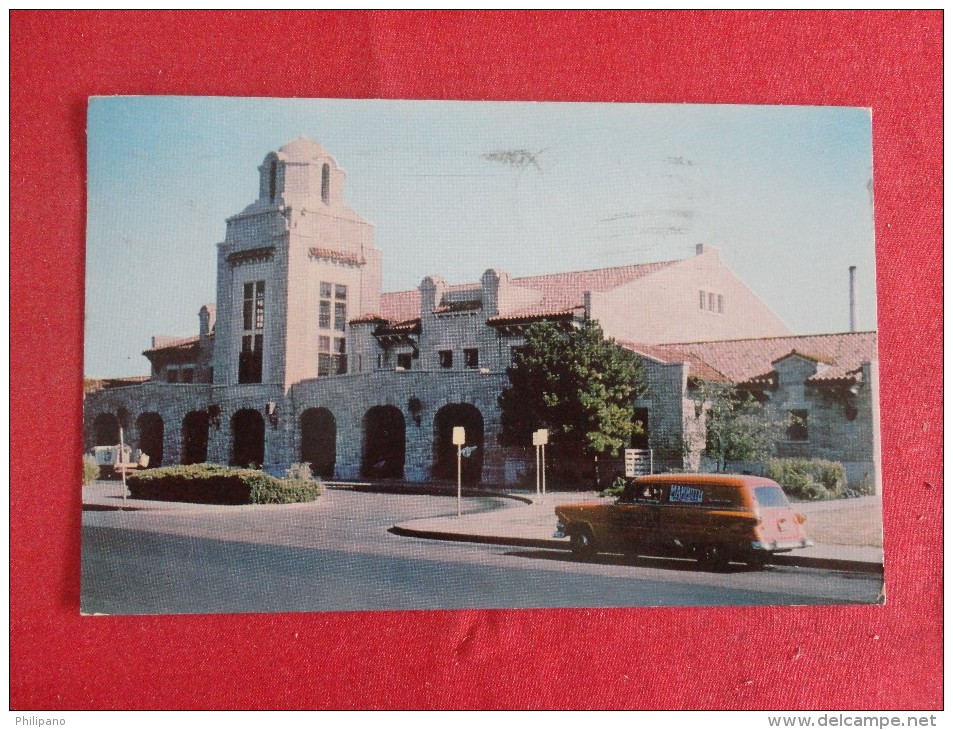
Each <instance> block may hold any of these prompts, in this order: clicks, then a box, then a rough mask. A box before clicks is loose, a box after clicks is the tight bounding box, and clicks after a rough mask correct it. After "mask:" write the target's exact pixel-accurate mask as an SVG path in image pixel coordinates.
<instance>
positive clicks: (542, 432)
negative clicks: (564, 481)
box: [533, 428, 549, 494]
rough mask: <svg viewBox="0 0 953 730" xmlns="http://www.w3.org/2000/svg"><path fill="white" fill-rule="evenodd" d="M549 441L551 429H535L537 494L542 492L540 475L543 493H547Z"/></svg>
mask: <svg viewBox="0 0 953 730" xmlns="http://www.w3.org/2000/svg"><path fill="white" fill-rule="evenodd" d="M548 442H549V431H547V430H546V429H545V428H540V429H538V430H536V431H533V446H535V447H536V494H539V493H540V477H542V488H543V491H542V493H543V494H546V444H547V443H548ZM540 467H542V468H540Z"/></svg>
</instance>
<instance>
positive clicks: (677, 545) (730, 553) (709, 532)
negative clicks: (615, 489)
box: [553, 474, 813, 569]
mask: <svg viewBox="0 0 953 730" xmlns="http://www.w3.org/2000/svg"><path fill="white" fill-rule="evenodd" d="M556 518H557V522H556V532H555V533H554V535H553V536H554V537H568V538H569V540H570V545H571V548H572V551H573V552H574V553H576V554H577V555H580V556H590V555H593V554H595V553H596V552H599V551H607V552H627V553H636V554H644V555H651V554H682V555H686V556H690V557H694V558H696V559H697V560H698V561H699V562H700V563H702V564H703V565H704V566H705V567H708V568H711V569H723V568H725V567H727V565H728V562H729V561H731V560H736V561H739V562H745V563H749V564H752V565H762V564H764V563H765V562H766V560H767V559H768V558H769V557H770V556H771V555H772V554H774V553H783V552H788V551H790V550H794V549H797V548H805V547H810V546H811V545H812V544H813V543H812V542H811V541H810V540H809V539H808V538H807V534H806V532H805V530H804V522H805V520H806V518H805V517H804V516H803V515H801V514H798V513H796V512H795V511H794V509H793V508H792V507H791V505H790V503H789V502H788V499H787V497H786V496H785V494H784V492H783V491H782V490H781V487H780V486H779V485H778V484H777V483H776V482H773V481H771V480H770V479H765V478H763V477H755V476H748V475H735V474H657V475H653V476H648V477H637V478H634V479H631V480H629V482H628V483H627V484H626V486H625V488H624V490H623V492H622V495H621V496H620V497H619V498H618V499H617V500H616V501H615V502H607V501H600V502H587V503H580V504H562V505H559V506H558V507H556Z"/></svg>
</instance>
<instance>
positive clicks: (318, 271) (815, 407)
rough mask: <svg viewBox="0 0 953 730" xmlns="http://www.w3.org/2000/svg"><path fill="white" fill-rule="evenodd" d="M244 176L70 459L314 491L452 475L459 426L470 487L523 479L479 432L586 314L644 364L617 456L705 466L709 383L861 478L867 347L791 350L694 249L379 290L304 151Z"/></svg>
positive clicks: (322, 159) (492, 431)
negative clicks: (127, 450)
mask: <svg viewBox="0 0 953 730" xmlns="http://www.w3.org/2000/svg"><path fill="white" fill-rule="evenodd" d="M258 183H259V184H258V198H257V199H256V200H255V201H254V202H253V203H251V204H250V205H249V206H247V207H246V208H245V209H244V210H242V211H241V212H240V213H238V214H236V215H234V216H232V217H230V218H228V219H227V221H226V228H225V238H224V241H222V242H221V243H219V244H218V257H217V287H216V297H215V302H214V303H208V304H205V305H204V306H202V307H201V308H200V310H199V313H198V320H199V321H198V333H197V334H196V335H193V336H188V337H178V338H172V337H154V338H153V340H152V347H151V348H150V349H148V350H146V351H145V352H144V353H143V354H144V355H145V356H146V357H147V358H148V359H149V361H150V363H151V376H150V377H149V378H148V379H147V380H144V381H143V380H142V379H141V378H140V379H132V380H122V379H114V380H110V381H102V382H101V383H100V384H99V386H98V387H97V386H94V387H91V388H89V389H88V390H89V392H87V393H86V395H85V407H84V411H85V413H84V445H85V447H86V448H87V449H90V448H92V447H93V446H95V445H100V444H114V443H116V442H117V441H118V431H119V428H120V426H122V427H123V428H124V431H125V437H126V439H127V441H128V442H129V443H130V444H132V445H133V446H134V448H139V449H141V450H142V451H143V452H145V453H147V454H149V456H150V460H151V465H153V466H156V465H160V464H164V465H168V464H178V463H184V464H188V463H199V462H204V461H209V462H213V463H221V464H235V465H241V466H247V465H250V464H255V465H260V466H262V467H263V468H264V469H265V470H266V471H268V472H271V473H283V472H284V470H285V469H287V467H288V466H289V465H291V464H292V463H295V462H308V463H310V464H311V465H312V469H313V470H314V472H315V473H316V474H317V475H320V476H321V477H323V478H328V479H330V478H337V479H360V478H375V479H387V478H391V479H407V480H414V481H428V480H441V479H452V478H455V476H456V449H455V447H453V446H452V444H451V443H450V441H451V433H452V429H453V427H454V426H463V427H464V428H465V431H466V435H467V446H466V448H465V450H464V452H465V454H466V458H465V459H464V476H465V479H466V480H467V481H469V482H483V483H494V484H514V483H518V482H520V481H521V480H525V479H526V478H527V473H528V472H529V470H530V469H531V462H532V455H531V454H530V453H528V450H527V451H524V450H521V449H504V448H502V447H500V445H499V444H498V442H497V438H496V435H497V433H498V432H499V429H500V414H499V408H498V405H497V398H498V397H499V395H500V393H501V391H502V390H503V388H504V387H505V386H506V385H507V383H508V381H507V377H506V368H507V367H508V366H509V365H510V363H511V362H512V357H513V353H514V350H515V349H516V348H518V347H520V346H521V345H522V344H523V336H524V333H525V330H526V328H527V327H528V326H529V325H531V324H532V323H534V322H537V321H540V320H549V321H553V322H557V323H561V324H563V325H564V326H566V327H571V326H574V325H576V324H579V323H581V322H583V321H585V320H587V319H589V320H595V321H598V322H599V324H600V325H601V326H602V328H603V330H604V331H605V332H606V334H607V335H608V336H610V337H613V338H614V339H616V340H617V341H618V342H619V343H620V344H623V346H625V347H628V348H629V349H631V350H633V351H635V352H636V353H637V354H638V355H639V356H640V357H641V358H642V361H643V364H644V366H645V372H646V378H647V383H648V392H647V393H646V394H645V396H644V398H642V399H641V400H640V401H638V402H637V403H636V404H635V405H636V418H637V419H638V420H640V421H641V422H642V424H643V426H644V428H643V431H644V433H643V434H642V435H640V436H638V437H635V438H636V443H634V444H633V445H634V446H637V447H651V448H653V449H657V450H658V452H659V454H660V458H661V461H660V466H662V467H666V466H667V467H678V468H699V466H700V465H701V464H700V462H699V454H698V453H697V452H698V448H697V447H692V446H689V447H686V446H685V445H686V444H690V443H691V442H692V438H691V437H692V435H693V434H697V433H698V431H699V429H703V427H704V423H703V422H704V414H703V412H696V411H697V410H698V409H697V408H696V405H695V403H694V401H693V400H692V397H691V395H692V393H691V389H692V385H693V383H695V382H697V381H698V379H699V378H700V379H705V378H711V379H717V380H728V381H731V382H735V383H738V384H739V385H740V386H741V387H745V388H749V389H751V390H753V391H754V392H756V394H757V395H758V397H759V399H760V400H762V401H763V402H765V403H766V404H771V407H772V408H774V409H775V410H776V411H777V412H778V413H781V414H782V415H783V414H788V415H790V414H796V416H797V419H798V420H800V417H801V416H802V415H803V416H805V419H804V421H803V422H804V423H806V424H807V428H806V430H802V431H797V432H792V434H789V435H791V436H792V438H790V439H787V440H786V442H785V443H784V444H779V449H781V450H785V451H787V452H790V453H792V454H793V453H797V454H803V455H818V456H824V457H826V458H838V457H839V456H840V457H849V458H846V459H845V460H847V461H850V462H852V463H853V462H856V463H857V464H859V465H860V466H857V467H856V468H853V471H852V473H857V474H862V473H865V469H867V470H868V471H871V473H872V469H873V467H872V464H873V462H874V461H875V455H874V453H873V449H874V446H873V444H874V441H875V439H874V438H873V437H871V436H870V434H871V433H873V430H874V423H875V421H874V410H875V407H876V398H875V397H873V396H872V392H873V388H874V387H875V383H876V337H875V335H874V334H873V333H845V334H841V335H819V336H814V337H810V338H799V337H796V336H792V335H791V334H790V332H789V331H788V330H787V328H786V327H785V325H784V323H783V322H782V321H781V320H780V319H779V318H778V317H777V316H775V315H774V313H772V312H771V311H770V310H769V309H768V308H767V307H766V306H765V305H764V304H763V303H762V302H761V301H760V300H759V299H758V297H757V296H755V295H754V293H753V292H752V291H751V290H750V289H749V288H748V287H747V286H746V285H745V284H744V283H743V282H742V281H741V280H740V279H739V278H738V277H737V276H736V275H735V274H733V273H732V272H731V271H730V270H729V269H728V268H727V267H726V266H725V265H724V264H723V263H722V262H721V260H720V258H719V255H718V251H717V250H716V249H714V248H712V247H710V246H706V245H702V244H700V245H698V246H697V247H696V249H695V251H694V255H691V256H688V257H686V258H684V259H680V260H671V261H659V262H650V263H635V264H632V265H629V266H618V267H612V268H603V269H594V270H589V271H576V272H563V273H552V274H544V275H540V276H524V277H513V276H510V275H509V274H508V273H506V272H505V271H502V270H499V269H487V270H486V271H485V272H484V274H483V275H482V276H481V277H480V280H479V281H478V282H472V283H464V284H448V283H447V282H446V281H444V280H443V279H441V278H440V277H438V276H434V275H430V276H425V277H424V278H423V279H422V280H421V283H420V285H419V286H418V287H417V289H414V290H410V291H401V292H388V293H382V292H381V271H382V254H381V251H380V250H379V249H377V248H376V246H375V244H374V227H373V225H372V224H370V223H369V222H368V221H366V220H364V219H363V218H361V217H360V215H358V214H357V213H356V212H354V211H353V210H352V209H351V208H349V207H348V206H347V205H346V203H345V198H344V186H345V173H344V171H343V170H342V169H341V167H340V166H339V165H338V164H337V162H336V161H335V159H334V158H333V157H332V156H331V155H330V154H328V153H327V152H326V151H325V150H324V148H323V147H321V145H319V144H317V143H314V142H312V141H310V140H307V139H305V138H299V139H297V140H295V141H293V142H290V143H289V144H287V145H285V146H283V147H281V148H280V149H279V150H277V151H274V152H270V153H268V154H267V155H266V156H265V158H264V160H263V161H262V164H261V165H260V166H259V168H258ZM855 437H858V438H855ZM527 442H529V434H528V435H527ZM843 443H848V446H846V447H843V448H842V447H839V446H838V444H843ZM702 445H703V440H702ZM868 464H869V465H871V466H870V467H869V469H868V467H867V466H866V465H868Z"/></svg>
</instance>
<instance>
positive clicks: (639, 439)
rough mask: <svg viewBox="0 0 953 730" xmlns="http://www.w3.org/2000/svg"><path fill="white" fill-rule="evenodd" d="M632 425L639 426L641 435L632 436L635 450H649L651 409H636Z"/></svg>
mask: <svg viewBox="0 0 953 730" xmlns="http://www.w3.org/2000/svg"><path fill="white" fill-rule="evenodd" d="M632 423H634V424H636V425H637V426H639V431H640V432H639V433H634V432H633V434H632V448H633V449H647V448H648V447H649V409H648V408H635V409H633V411H632Z"/></svg>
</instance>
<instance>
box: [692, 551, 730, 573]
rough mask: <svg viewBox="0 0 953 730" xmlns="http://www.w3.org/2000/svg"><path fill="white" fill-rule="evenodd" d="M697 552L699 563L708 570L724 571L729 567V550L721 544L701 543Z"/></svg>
mask: <svg viewBox="0 0 953 730" xmlns="http://www.w3.org/2000/svg"><path fill="white" fill-rule="evenodd" d="M696 552H697V554H698V563H699V565H701V566H702V567H703V568H705V569H706V570H712V571H717V572H722V571H724V570H727V569H728V552H727V551H726V550H725V548H723V547H721V546H720V545H701V546H700V547H698V548H696Z"/></svg>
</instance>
